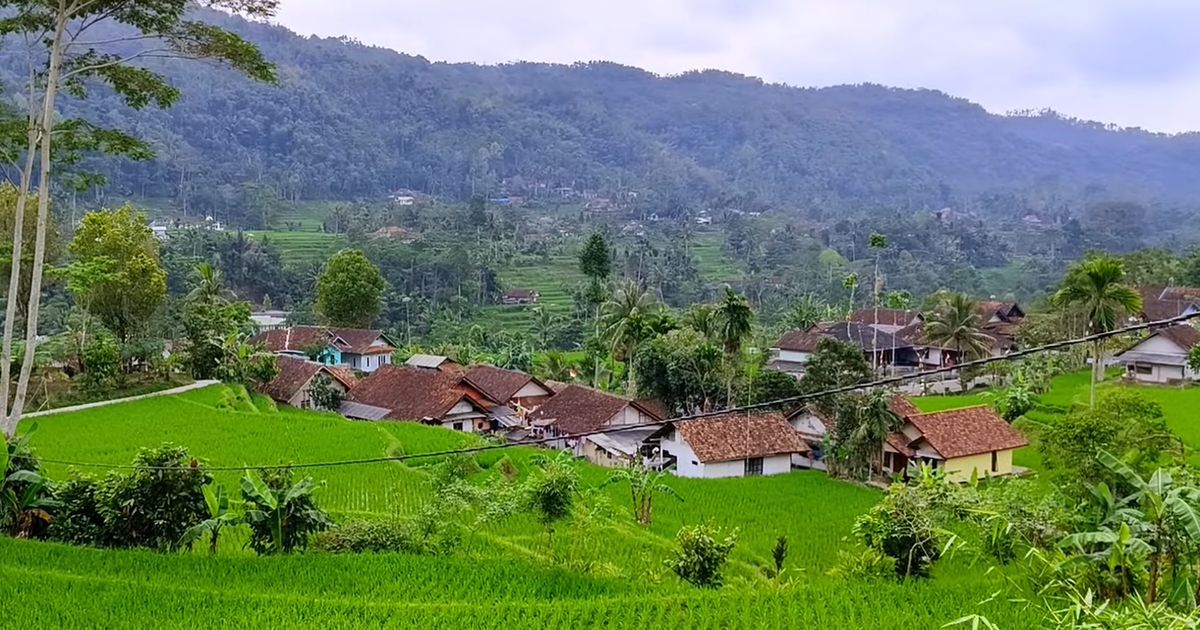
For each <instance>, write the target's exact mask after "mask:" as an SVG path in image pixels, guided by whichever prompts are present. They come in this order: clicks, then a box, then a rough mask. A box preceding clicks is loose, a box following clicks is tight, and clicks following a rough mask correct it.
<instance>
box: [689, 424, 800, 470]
mask: <svg viewBox="0 0 1200 630" xmlns="http://www.w3.org/2000/svg"><path fill="white" fill-rule="evenodd" d="M675 429H676V430H677V431H679V434H680V436H681V437H682V438H683V440H684V441H685V442H687V445H688V446H689V447H691V449H692V451H693V452H695V453H696V457H697V459H699V460H700V461H701V462H704V463H709V462H724V461H731V460H738V459H746V458H748V457H769V456H771V455H784V454H789V453H807V452H808V450H809V449H808V445H807V444H805V443H804V440H803V439H801V438H800V434H799V433H797V432H796V430H795V429H793V428H792V425H790V424H788V421H787V420H785V419H784V417H783V415H782V414H779V413H764V414H755V415H749V416H748V415H746V414H744V413H731V414H727V415H721V416H712V417H708V418H702V419H698V420H681V421H679V422H677V423H676V424H675Z"/></svg>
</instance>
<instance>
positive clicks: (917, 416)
mask: <svg viewBox="0 0 1200 630" xmlns="http://www.w3.org/2000/svg"><path fill="white" fill-rule="evenodd" d="M889 406H890V407H891V409H892V410H893V412H895V413H896V415H898V416H899V417H900V419H901V420H902V421H903V423H904V424H903V426H902V427H901V428H900V430H899V431H897V432H895V433H892V434H891V435H889V436H888V437H887V439H886V440H885V441H884V445H883V468H884V471H885V472H888V473H891V474H896V475H907V474H908V473H909V472H910V470H911V469H912V468H913V467H915V466H919V465H922V464H925V465H929V466H931V467H933V468H935V469H941V470H944V471H945V472H946V476H947V478H949V479H950V480H952V481H968V480H970V479H971V477H972V476H976V477H986V476H991V477H998V476H1004V475H1011V474H1012V473H1013V463H1012V460H1013V452H1014V451H1016V450H1017V449H1018V448H1021V447H1023V446H1028V445H1029V440H1028V439H1026V437H1025V436H1024V435H1022V434H1021V433H1020V432H1019V431H1017V430H1016V429H1014V428H1012V426H1011V425H1009V424H1008V422H1005V420H1004V418H1001V417H1000V416H999V415H998V414H997V413H996V412H995V411H993V410H992V408H991V407H989V406H986V405H980V406H977V407H964V408H961V409H950V410H947V411H937V412H931V413H921V412H920V410H918V409H917V408H916V407H915V406H913V404H912V403H911V402H909V401H908V400H907V399H905V398H904V397H902V396H896V397H893V398H892V400H891V402H890V404H889Z"/></svg>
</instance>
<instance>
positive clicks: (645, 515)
mask: <svg viewBox="0 0 1200 630" xmlns="http://www.w3.org/2000/svg"><path fill="white" fill-rule="evenodd" d="M669 476H670V475H669V474H668V473H666V472H665V471H657V472H656V471H652V470H650V469H648V468H646V465H645V463H643V462H641V461H637V460H635V461H632V462H630V463H629V465H628V466H626V467H625V468H620V469H617V470H616V471H615V472H614V473H613V474H612V476H611V477H609V478H608V480H607V481H605V482H604V484H603V485H601V487H604V486H609V485H612V484H617V483H628V484H629V497H630V499H631V500H632V501H633V518H634V520H636V521H637V522H638V523H639V524H641V525H649V524H650V521H651V519H652V518H653V515H654V495H655V494H665V495H667V496H672V497H675V498H676V499H679V500H680V501H683V497H682V496H680V495H679V493H678V492H676V491H675V488H672V487H671V486H668V485H667V484H666V483H664V480H665V479H667V478H668V477H669Z"/></svg>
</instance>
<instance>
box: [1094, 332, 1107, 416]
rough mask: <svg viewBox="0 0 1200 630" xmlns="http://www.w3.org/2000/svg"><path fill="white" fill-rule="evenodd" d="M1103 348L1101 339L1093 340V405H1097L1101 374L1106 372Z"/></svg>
mask: <svg viewBox="0 0 1200 630" xmlns="http://www.w3.org/2000/svg"><path fill="white" fill-rule="evenodd" d="M1101 353H1102V349H1101V347H1100V342H1099V341H1094V342H1092V387H1091V406H1092V408H1093V409H1094V408H1095V407H1096V385H1097V384H1098V383H1099V382H1100V375H1102V374H1104V359H1103V358H1102V357H1101Z"/></svg>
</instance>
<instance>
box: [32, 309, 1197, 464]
mask: <svg viewBox="0 0 1200 630" xmlns="http://www.w3.org/2000/svg"><path fill="white" fill-rule="evenodd" d="M1197 317H1200V312H1198V313H1185V314H1182V315H1177V316H1175V317H1169V318H1167V319H1161V320H1157V321H1152V322H1144V323H1140V324H1132V325H1129V326H1125V327H1123V328H1118V329H1115V330H1110V331H1106V332H1100V333H1095V334H1092V335H1086V336H1084V337H1076V338H1074V339H1065V340H1062V341H1055V342H1052V343H1048V344H1045V345H1041V346H1036V347H1033V348H1027V349H1024V350H1014V351H1012V352H1009V353H1007V354H1004V355H1000V356H994V357H985V358H982V359H975V360H973V361H966V362H963V363H959V364H957V365H950V366H943V367H938V368H934V369H932V370H922V371H919V372H913V373H910V374H900V375H896V376H890V377H887V378H882V379H878V380H874V381H869V382H866V383H856V384H853V385H846V386H842V387H835V388H832V389H827V390H823V391H820V392H813V393H809V394H800V395H798V396H789V397H787V398H779V399H775V400H770V401H767V402H761V403H755V404H752V405H742V406H740V407H729V408H726V409H722V410H720V411H706V412H701V413H694V414H688V415H683V416H676V417H674V418H668V419H664V420H655V421H652V422H638V423H633V424H622V425H616V426H609V427H601V428H599V429H593V430H591V431H581V432H578V433H570V434H566V435H557V436H554V437H543V438H538V439H534V440H524V441H521V442H508V443H504V444H484V445H481V446H472V447H465V448H458V449H448V450H442V451H431V452H428V453H413V454H406V455H395V456H385V457H370V458H363V459H346V460H336V461H329V462H308V463H300V464H268V465H256V466H251V465H244V466H205V468H204V470H205V471H207V472H235V471H236V472H240V471H245V470H250V469H255V470H273V469H283V468H291V469H307V468H332V467H337V466H358V465H364V464H379V463H385V462H405V461H410V460H414V459H430V458H435V457H449V456H453V455H471V454H475V453H482V452H487V451H495V450H500V449H507V448H514V447H518V446H538V445H543V444H550V443H553V442H560V441H567V440H578V439H582V438H585V437H588V436H592V435H604V434H608V433H622V432H625V431H629V430H631V429H640V428H651V427H662V426H665V425H668V424H671V423H674V422H681V421H684V420H703V419H706V418H715V417H722V416H729V415H733V414H739V413H750V412H754V411H762V410H765V409H773V408H776V407H792V406H796V405H798V404H799V403H803V402H808V401H811V400H816V399H818V398H824V397H826V396H834V395H837V394H847V393H851V392H856V391H862V390H866V389H876V388H880V387H887V386H889V385H896V384H900V383H904V382H906V381H913V380H918V379H922V378H925V377H927V376H932V375H936V374H947V373H950V372H953V371H955V370H961V369H964V368H973V367H979V366H984V365H990V364H992V363H997V362H1001V361H1014V360H1016V359H1020V358H1023V357H1026V356H1032V355H1035V354H1040V353H1043V352H1051V351H1055V350H1060V349H1062V348H1068V347H1070V346H1074V345H1079V344H1081V343H1091V342H1095V341H1103V340H1105V339H1109V338H1111V337H1117V336H1120V335H1123V334H1127V333H1131V332H1138V331H1141V330H1147V329H1150V328H1158V327H1161V326H1169V325H1172V324H1179V323H1183V322H1186V321H1188V320H1191V319H1195V318H1197ZM41 461H42V462H45V463H49V464H59V465H64V466H77V467H80V468H102V469H107V470H177V469H178V468H179V467H178V466H137V465H133V464H100V463H93V462H73V461H67V460H59V459H41Z"/></svg>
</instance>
